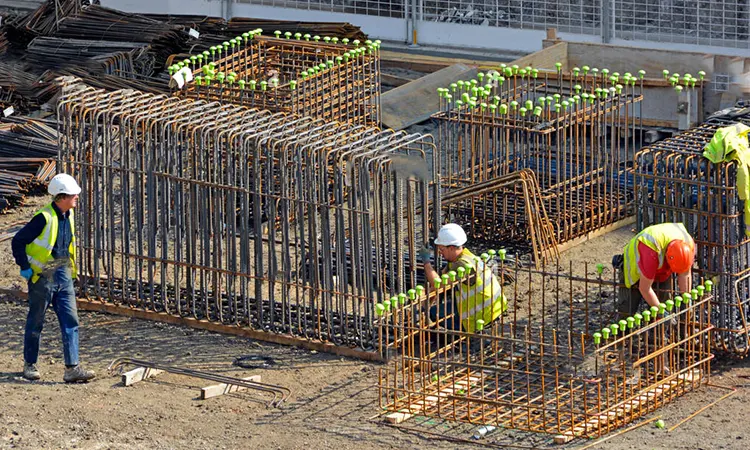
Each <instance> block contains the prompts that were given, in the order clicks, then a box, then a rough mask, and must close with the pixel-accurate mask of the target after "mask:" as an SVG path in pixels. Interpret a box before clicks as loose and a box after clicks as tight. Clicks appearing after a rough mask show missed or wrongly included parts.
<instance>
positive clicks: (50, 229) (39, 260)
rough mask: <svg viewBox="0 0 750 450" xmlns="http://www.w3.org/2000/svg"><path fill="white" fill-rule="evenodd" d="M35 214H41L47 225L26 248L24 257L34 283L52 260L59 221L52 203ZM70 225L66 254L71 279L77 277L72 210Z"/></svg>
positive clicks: (71, 212)
mask: <svg viewBox="0 0 750 450" xmlns="http://www.w3.org/2000/svg"><path fill="white" fill-rule="evenodd" d="M37 214H41V215H43V216H44V218H45V219H46V221H47V225H45V226H44V229H43V230H42V234H40V235H39V236H37V238H36V239H34V241H33V242H32V243H31V244H29V245H27V246H26V257H27V258H28V259H29V264H30V265H31V270H33V271H34V275H33V276H32V277H31V281H32V282H33V283H36V281H37V280H38V279H39V275H40V274H41V273H42V271H43V270H44V266H45V265H46V264H47V263H48V262H49V261H50V260H52V249H53V248H54V246H55V242H56V241H57V230H58V225H59V221H58V218H57V212H56V211H55V210H54V208H52V203H50V204H48V205H47V206H45V207H44V208H42V209H40V210H39V211H37V213H36V214H34V215H35V216H36V215H37ZM68 222H69V223H70V235H71V239H70V246H69V247H68V252H69V253H70V263H71V268H72V272H73V278H75V277H76V276H77V273H76V245H75V244H76V229H75V220H74V218H73V210H70V217H69V218H68Z"/></svg>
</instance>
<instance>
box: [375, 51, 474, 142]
mask: <svg viewBox="0 0 750 450" xmlns="http://www.w3.org/2000/svg"><path fill="white" fill-rule="evenodd" d="M476 75H477V68H476V67H475V66H468V65H465V64H454V65H452V66H450V67H446V68H445V69H441V70H438V71H437V72H434V73H431V74H429V75H426V76H424V77H422V78H418V79H416V80H414V81H412V82H410V83H406V84H405V85H403V86H399V87H397V88H395V89H392V90H390V91H388V92H386V93H384V94H383V95H382V96H381V98H380V107H381V114H382V116H381V117H382V121H383V125H385V126H386V127H388V128H393V129H394V130H403V129H404V128H406V127H408V126H410V125H414V124H415V123H419V122H424V121H425V120H427V119H429V118H430V116H431V115H433V114H435V113H436V112H438V110H439V108H440V98H439V97H438V94H437V89H438V88H441V87H448V86H449V85H450V84H451V83H453V82H456V81H458V80H469V79H472V78H476Z"/></svg>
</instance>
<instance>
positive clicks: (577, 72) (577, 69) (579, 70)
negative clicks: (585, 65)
mask: <svg viewBox="0 0 750 450" xmlns="http://www.w3.org/2000/svg"><path fill="white" fill-rule="evenodd" d="M580 72H581V68H580V67H573V75H575V76H578V74H579V73H580Z"/></svg>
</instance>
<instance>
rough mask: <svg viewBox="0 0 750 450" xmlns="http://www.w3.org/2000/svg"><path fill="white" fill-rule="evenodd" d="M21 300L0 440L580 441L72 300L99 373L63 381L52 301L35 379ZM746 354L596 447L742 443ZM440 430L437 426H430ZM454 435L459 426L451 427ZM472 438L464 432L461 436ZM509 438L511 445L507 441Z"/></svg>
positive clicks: (623, 235) (0, 381) (31, 445)
mask: <svg viewBox="0 0 750 450" xmlns="http://www.w3.org/2000/svg"><path fill="white" fill-rule="evenodd" d="M44 201H45V200H44V199H31V201H30V205H29V206H26V207H23V208H19V209H18V210H17V211H15V212H13V213H12V214H9V215H6V216H0V229H2V230H5V229H7V228H8V227H9V225H10V224H13V223H17V222H19V221H20V220H28V218H29V217H30V216H31V214H33V212H34V211H35V209H36V208H38V207H39V205H41V204H42V203H43V202H44ZM632 234H633V233H632V231H631V230H630V229H629V228H624V229H620V230H617V231H615V232H612V233H610V234H608V235H606V236H604V237H600V238H597V239H594V240H591V241H588V242H586V243H583V244H581V245H580V246H578V247H576V248H574V249H571V250H569V251H568V252H566V253H564V254H563V263H564V264H567V261H569V260H572V261H575V262H576V264H580V263H583V262H588V263H589V264H591V265H592V266H593V265H595V264H596V263H600V262H601V263H605V264H607V263H608V262H609V260H610V259H611V256H612V254H614V253H615V252H617V251H619V249H621V247H622V245H623V244H624V243H625V242H626V241H627V239H628V238H629V237H630V236H632ZM0 246H2V252H1V253H0V288H4V289H8V290H11V289H16V288H18V287H19V286H21V285H22V284H23V283H21V278H20V277H19V276H18V270H17V267H16V266H15V265H14V263H13V258H12V256H11V250H10V241H9V240H8V241H5V242H0ZM25 316H26V306H25V305H24V303H23V301H22V300H19V299H16V298H13V297H12V296H10V295H9V294H7V293H6V294H3V296H2V297H0V402H2V403H1V404H2V406H0V449H6V448H22V449H38V448H50V449H63V448H64V449H68V448H80V449H173V448H174V449H182V448H185V449H204V448H205V449H222V448H228V449H234V448H242V449H245V448H263V449H266V448H268V449H317V448H336V449H350V448H351V449H354V448H356V449H370V448H372V449H375V448H378V449H380V448H399V449H403V448H431V449H433V448H434V449H449V448H450V449H454V448H471V447H472V446H475V445H476V444H481V445H488V446H491V447H495V448H502V447H504V446H508V445H511V444H512V445H518V446H527V447H529V446H531V447H536V448H580V447H582V446H584V445H587V444H589V442H588V441H578V442H573V443H571V444H568V445H565V446H555V445H554V444H552V443H551V437H549V436H546V435H533V434H529V433H519V432H514V431H510V430H501V431H496V432H494V433H492V434H490V435H489V436H488V437H487V438H485V439H484V440H481V441H471V435H472V434H473V430H474V429H475V428H476V427H475V426H471V425H453V424H449V423H446V422H441V421H431V420H427V421H425V420H420V419H419V418H415V419H412V420H410V421H407V422H406V423H404V424H403V426H400V427H392V426H388V425H386V424H385V422H384V420H383V418H382V417H373V416H376V415H377V414H378V413H379V412H380V409H379V405H378V391H377V379H378V369H379V367H381V366H380V365H379V364H374V363H366V362H362V361H358V360H352V359H345V358H340V357H337V356H332V355H328V354H323V353H315V352H311V351H307V350H301V349H296V348H291V347H284V346H278V345H273V344H268V343H264V342H258V341H253V340H250V339H245V338H238V337H233V336H225V335H220V334H216V333H210V332H204V331H200V330H193V329H188V328H182V327H176V326H172V325H166V324H162V323H154V322H147V321H142V320H137V319H130V318H126V317H120V316H112V315H106V314H98V313H88V312H81V313H80V319H81V324H82V327H81V359H82V361H83V362H84V364H85V365H86V366H87V367H88V368H92V369H94V370H95V371H96V372H97V374H98V375H99V377H98V378H97V379H96V380H94V381H93V382H91V383H88V384H84V385H66V384H64V383H63V382H62V373H63V367H64V366H63V363H62V344H61V340H60V335H59V327H58V324H57V320H56V318H55V316H54V313H52V312H51V311H50V312H48V315H47V322H46V328H45V331H44V335H43V336H44V337H43V342H42V350H41V355H40V360H39V369H40V370H41V372H42V377H43V378H42V380H41V381H39V382H28V381H25V380H24V379H23V378H21V377H20V372H21V369H22V365H23V356H22V351H23V343H22V336H23V326H24V321H25ZM247 355H255V356H264V357H269V358H271V360H272V364H271V365H269V366H267V367H265V368H261V369H252V370H248V369H242V368H240V367H237V366H234V365H233V364H232V363H233V361H234V360H235V359H236V358H237V357H240V356H247ZM125 356H128V357H133V358H139V359H146V360H151V361H155V362H161V363H168V364H172V365H179V366H182V367H188V368H192V369H200V370H207V371H211V372H216V373H221V374H227V375H232V376H240V377H245V376H250V375H253V374H259V375H261V377H262V381H264V382H267V383H273V384H278V385H282V386H286V387H288V388H290V389H291V390H292V396H291V398H290V399H289V401H288V402H286V403H285V404H284V405H282V406H281V407H280V408H267V407H266V403H267V402H268V401H269V400H270V399H271V397H270V396H269V395H267V394H263V393H259V392H255V391H249V392H243V393H237V394H231V395H226V396H222V397H218V398H213V399H210V400H199V399H198V396H199V390H198V388H199V387H201V386H207V385H210V384H212V383H211V382H203V381H202V380H197V379H194V378H187V377H184V376H177V375H171V374H162V375H159V376H158V377H156V378H153V379H151V380H148V381H145V382H142V383H137V384H136V385H134V386H131V387H127V388H126V387H123V386H122V385H121V384H120V379H119V377H116V376H112V375H109V374H107V366H108V365H109V363H110V362H111V361H112V360H114V359H115V358H118V357H125ZM744 376H748V377H750V362H748V361H747V360H745V361H731V360H717V361H716V363H715V364H714V371H713V374H712V383H716V384H718V385H722V386H725V387H735V386H736V387H737V389H738V391H737V392H736V393H735V394H733V395H732V396H731V397H729V398H727V399H726V400H724V401H722V402H721V403H719V404H718V405H716V406H713V407H711V408H709V409H708V410H706V411H704V412H702V413H701V414H699V415H698V416H697V417H695V418H693V419H692V420H690V421H688V422H686V423H684V424H683V425H681V426H680V427H679V428H677V429H676V430H675V431H674V432H671V433H669V432H667V431H666V430H660V429H657V428H655V427H654V426H653V425H652V424H647V425H645V426H643V427H640V428H638V429H636V430H633V431H630V432H628V433H624V434H622V435H618V436H616V437H614V438H612V439H609V440H608V441H607V442H606V443H603V444H601V445H596V446H595V447H593V448H607V449H611V450H618V449H738V450H739V449H747V448H750V432H748V431H747V428H748V427H747V425H746V417H747V412H746V406H745V405H746V404H747V403H748V401H750V395H749V394H748V390H747V386H750V378H743V377H744ZM726 392H729V391H727V390H725V389H721V388H715V387H708V388H705V389H703V390H702V391H700V392H696V393H690V394H688V395H686V396H685V397H683V398H680V399H678V400H677V401H675V402H674V403H672V404H670V405H668V406H666V407H664V408H661V409H659V410H657V411H656V412H655V413H652V414H651V415H649V416H648V417H647V420H648V419H653V418H656V417H657V416H661V418H662V419H663V420H664V421H665V422H666V423H667V427H669V426H670V425H674V424H677V423H678V422H679V421H681V420H682V419H683V418H685V417H688V416H689V415H691V414H692V413H693V412H695V411H696V410H698V409H699V408H701V407H703V406H704V405H707V404H709V403H711V402H712V401H714V400H716V399H718V398H719V397H721V396H722V395H724V394H725V393H726ZM435 433H437V435H436V434H435ZM455 439H459V440H455ZM472 442H473V443H474V444H472ZM508 448H512V447H508Z"/></svg>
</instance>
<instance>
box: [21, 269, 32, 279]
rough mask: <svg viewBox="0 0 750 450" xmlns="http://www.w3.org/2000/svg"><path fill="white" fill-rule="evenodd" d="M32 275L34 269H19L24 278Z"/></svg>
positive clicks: (29, 277)
mask: <svg viewBox="0 0 750 450" xmlns="http://www.w3.org/2000/svg"><path fill="white" fill-rule="evenodd" d="M32 275H34V271H33V270H31V268H28V269H21V276H22V277H24V278H26V279H27V280H30V279H31V276H32Z"/></svg>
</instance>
